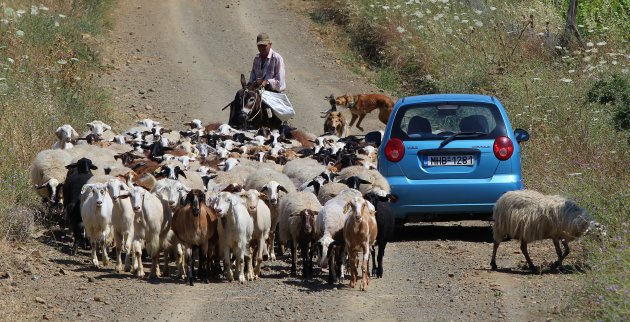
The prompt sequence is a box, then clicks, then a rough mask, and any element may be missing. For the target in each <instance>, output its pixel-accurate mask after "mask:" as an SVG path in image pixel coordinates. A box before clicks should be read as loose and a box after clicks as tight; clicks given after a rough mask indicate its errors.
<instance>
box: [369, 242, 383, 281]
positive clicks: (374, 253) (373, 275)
mask: <svg viewBox="0 0 630 322" xmlns="http://www.w3.org/2000/svg"><path fill="white" fill-rule="evenodd" d="M380 249H381V248H380V247H379V252H380ZM370 253H371V254H372V277H376V270H377V269H378V267H376V249H375V248H372V249H371V250H370Z"/></svg>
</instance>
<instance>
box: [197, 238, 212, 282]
mask: <svg viewBox="0 0 630 322" xmlns="http://www.w3.org/2000/svg"><path fill="white" fill-rule="evenodd" d="M199 263H203V267H202V268H203V270H202V271H201V272H200V273H199V274H200V277H201V280H202V281H203V282H204V283H206V284H208V283H210V279H209V276H210V272H209V258H208V244H207V243H206V244H205V245H201V246H200V249H199ZM200 266H201V265H200Z"/></svg>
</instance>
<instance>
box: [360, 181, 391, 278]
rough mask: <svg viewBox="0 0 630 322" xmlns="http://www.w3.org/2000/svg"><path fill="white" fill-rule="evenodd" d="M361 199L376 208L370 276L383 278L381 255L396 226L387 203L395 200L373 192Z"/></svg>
mask: <svg viewBox="0 0 630 322" xmlns="http://www.w3.org/2000/svg"><path fill="white" fill-rule="evenodd" d="M363 197H364V198H365V199H366V200H367V201H369V202H370V203H372V204H373V205H374V208H376V226H377V228H378V234H377V235H376V245H375V247H374V248H372V276H373V277H374V276H376V277H378V278H381V277H383V255H385V246H386V245H387V242H388V241H390V240H391V239H392V238H393V237H394V228H395V225H396V219H395V217H394V212H393V211H392V210H391V208H390V207H389V202H395V200H396V199H395V197H394V196H392V195H391V194H388V195H387V196H385V197H381V196H379V195H377V194H375V193H374V192H368V193H366V194H365V195H364V196H363ZM376 246H378V256H375V255H376Z"/></svg>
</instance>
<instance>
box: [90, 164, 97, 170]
mask: <svg viewBox="0 0 630 322" xmlns="http://www.w3.org/2000/svg"><path fill="white" fill-rule="evenodd" d="M90 170H98V167H97V166H95V165H93V164H90Z"/></svg>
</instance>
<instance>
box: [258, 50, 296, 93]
mask: <svg viewBox="0 0 630 322" xmlns="http://www.w3.org/2000/svg"><path fill="white" fill-rule="evenodd" d="M259 78H260V79H263V80H267V82H269V85H271V88H272V89H273V90H274V91H278V92H284V90H285V89H286V88H287V84H286V82H285V77H284V59H282V56H280V54H278V53H277V52H275V51H273V49H269V54H267V60H266V61H265V62H264V64H263V59H262V58H261V57H260V53H258V54H256V57H254V64H253V66H252V72H251V74H250V75H249V82H250V83H254V82H255V81H256V79H259Z"/></svg>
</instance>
